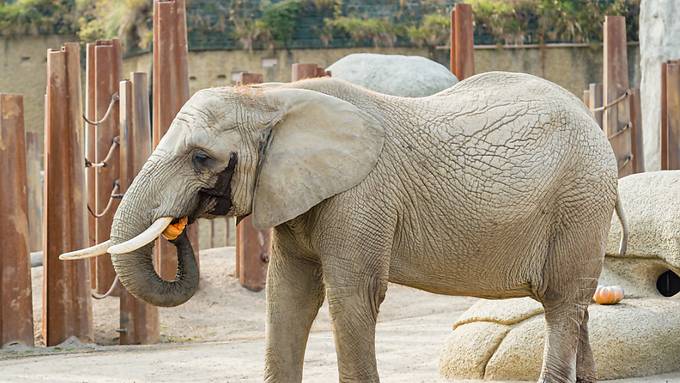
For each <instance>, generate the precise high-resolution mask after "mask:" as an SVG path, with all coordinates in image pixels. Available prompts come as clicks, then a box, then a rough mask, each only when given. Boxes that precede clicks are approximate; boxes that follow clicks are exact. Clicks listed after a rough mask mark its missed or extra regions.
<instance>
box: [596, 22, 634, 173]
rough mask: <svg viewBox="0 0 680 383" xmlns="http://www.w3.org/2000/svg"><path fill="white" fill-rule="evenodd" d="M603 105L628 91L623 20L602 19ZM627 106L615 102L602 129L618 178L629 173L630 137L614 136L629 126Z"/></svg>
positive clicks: (624, 103)
mask: <svg viewBox="0 0 680 383" xmlns="http://www.w3.org/2000/svg"><path fill="white" fill-rule="evenodd" d="M603 51H604V68H603V69H604V70H603V77H604V84H603V86H602V88H603V96H602V98H603V99H604V104H605V105H609V104H610V103H612V102H614V100H616V99H617V98H619V97H620V96H622V95H623V94H624V92H626V91H627V90H628V88H629V84H628V54H627V43H626V19H625V17H623V16H606V17H605V19H604V47H603ZM628 106H629V103H628V102H619V103H617V104H615V105H613V106H611V107H609V108H608V109H606V110H605V112H604V117H603V121H602V123H603V126H604V132H605V134H606V135H607V137H610V140H609V142H610V143H611V145H612V148H613V149H614V153H615V154H616V158H617V161H618V164H619V177H624V176H626V175H629V174H632V173H633V161H631V159H632V158H631V157H632V155H631V136H630V134H629V133H627V134H616V133H618V132H620V131H621V130H625V129H626V128H627V126H628V124H629V122H630V113H629V110H628Z"/></svg>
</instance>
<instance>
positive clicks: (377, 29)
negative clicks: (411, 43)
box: [325, 17, 405, 47]
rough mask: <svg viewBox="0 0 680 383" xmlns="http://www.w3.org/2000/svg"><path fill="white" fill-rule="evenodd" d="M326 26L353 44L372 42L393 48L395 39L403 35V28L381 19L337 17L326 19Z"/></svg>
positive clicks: (375, 44)
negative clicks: (348, 38)
mask: <svg viewBox="0 0 680 383" xmlns="http://www.w3.org/2000/svg"><path fill="white" fill-rule="evenodd" d="M325 24H326V26H328V27H329V28H332V29H333V30H334V32H339V33H345V34H347V35H348V36H349V37H350V38H351V39H352V40H353V41H354V42H355V43H356V42H361V41H366V40H369V41H372V42H373V45H374V46H376V47H378V46H386V47H393V46H394V43H395V42H396V41H397V37H398V36H399V35H400V32H401V34H402V35H403V34H405V28H404V26H400V25H395V24H393V23H390V22H389V21H387V20H382V19H362V18H358V17H338V18H335V19H326V20H325Z"/></svg>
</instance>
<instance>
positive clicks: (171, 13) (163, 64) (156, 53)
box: [153, 0, 200, 280]
mask: <svg viewBox="0 0 680 383" xmlns="http://www.w3.org/2000/svg"><path fill="white" fill-rule="evenodd" d="M153 46H154V48H153V146H154V148H155V147H156V145H158V143H159V142H160V140H161V137H163V135H164V134H165V132H167V130H168V128H169V127H170V124H171V123H172V120H173V119H174V118H175V116H176V115H177V112H179V110H180V108H181V107H182V105H184V103H185V102H186V101H187V100H188V99H189V67H188V48H187V23H186V8H185V2H184V0H163V1H160V0H155V1H154V12H153ZM187 230H188V234H189V239H190V240H191V243H192V244H193V246H194V247H195V249H196V250H198V231H197V230H198V224H194V225H191V226H190V227H189V228H188V229H187ZM154 252H155V254H156V259H157V262H158V263H157V267H158V268H159V272H160V275H161V277H163V278H164V279H168V280H172V279H174V278H175V273H176V272H177V257H176V256H175V248H174V246H172V245H171V244H170V242H168V241H166V240H165V239H162V238H161V239H159V240H158V241H157V242H156V246H155V247H154ZM195 257H196V262H197V263H200V262H199V258H198V251H196V252H195Z"/></svg>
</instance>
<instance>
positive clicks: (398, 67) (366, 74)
mask: <svg viewBox="0 0 680 383" xmlns="http://www.w3.org/2000/svg"><path fill="white" fill-rule="evenodd" d="M326 70H327V71H330V72H331V75H332V76H333V78H339V79H342V80H345V81H348V82H351V83H353V84H356V85H360V86H363V87H364V88H367V89H370V90H373V91H376V92H379V93H384V94H389V95H392V96H402V97H425V96H430V95H433V94H435V93H437V92H439V91H442V90H444V89H447V88H450V87H451V86H453V85H454V84H456V83H457V82H458V79H457V78H456V76H454V75H453V73H451V71H449V70H448V69H447V68H446V67H445V66H443V65H441V64H439V63H436V62H434V61H432V60H428V59H426V58H424V57H420V56H401V55H380V54H372V53H355V54H351V55H348V56H345V57H343V58H341V59H340V60H338V61H336V62H335V63H334V64H332V65H331V66H329V67H328V68H326Z"/></svg>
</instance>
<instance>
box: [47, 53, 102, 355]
mask: <svg viewBox="0 0 680 383" xmlns="http://www.w3.org/2000/svg"><path fill="white" fill-rule="evenodd" d="M80 87H81V79H80V45H79V44H78V43H67V44H65V47H64V48H62V50H60V51H53V50H50V51H48V52H47V95H46V109H45V110H46V114H45V127H46V130H45V192H44V196H45V198H44V205H45V208H44V209H43V212H44V215H43V267H44V270H43V273H44V274H43V275H44V276H43V311H42V317H43V321H42V326H43V328H42V332H43V338H44V339H45V343H46V345H47V346H53V345H56V344H59V343H61V342H63V341H64V340H66V339H67V338H68V337H70V336H75V337H77V338H79V339H80V340H81V341H83V342H88V343H89V342H92V341H94V336H93V328H92V305H91V300H90V281H89V277H90V271H89V263H88V261H87V260H81V261H69V262H64V261H60V260H59V255H60V254H62V253H64V252H69V251H73V250H76V249H82V248H84V247H87V246H88V235H87V208H86V205H87V199H86V195H85V193H84V190H85V170H84V168H83V164H84V158H83V157H84V156H83V147H84V145H83V144H84V142H83V140H84V137H83V124H82V102H81V88H80Z"/></svg>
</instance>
